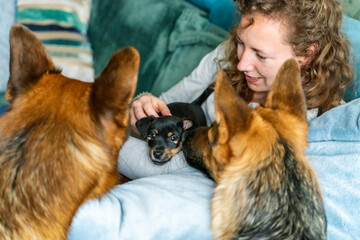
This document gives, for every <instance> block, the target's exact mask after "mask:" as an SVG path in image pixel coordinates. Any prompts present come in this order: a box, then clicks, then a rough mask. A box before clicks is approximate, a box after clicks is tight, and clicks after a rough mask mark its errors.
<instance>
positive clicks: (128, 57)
mask: <svg viewBox="0 0 360 240" xmlns="http://www.w3.org/2000/svg"><path fill="white" fill-rule="evenodd" d="M139 62H140V57H139V53H138V51H137V50H136V49H135V48H133V47H127V48H123V49H121V50H118V51H117V52H116V53H114V54H113V56H112V57H111V59H110V61H109V63H108V64H107V66H106V67H105V69H104V70H103V72H102V73H101V74H100V76H99V77H97V78H96V79H95V83H94V85H93V87H92V96H91V98H92V99H91V103H92V105H93V106H92V107H93V109H94V111H95V113H96V114H97V116H113V114H117V113H123V110H124V109H125V108H129V104H130V101H131V99H132V97H133V94H134V92H135V88H136V82H137V77H138V71H139ZM118 117H119V119H118V120H119V121H121V119H123V124H124V125H126V124H127V121H128V120H127V118H128V117H126V116H123V114H120V116H118ZM125 121H126V122H125Z"/></svg>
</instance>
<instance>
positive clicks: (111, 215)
mask: <svg viewBox="0 0 360 240" xmlns="http://www.w3.org/2000/svg"><path fill="white" fill-rule="evenodd" d="M213 187H214V183H213V182H212V181H210V180H209V179H208V178H206V177H204V175H203V174H202V173H200V172H199V171H197V170H195V169H193V168H191V167H185V168H183V169H180V170H177V171H175V172H173V173H172V174H168V175H157V176H153V177H148V178H141V179H138V180H134V181H132V182H129V183H126V184H123V185H119V186H117V187H115V188H114V189H113V190H112V191H111V192H110V193H108V194H106V195H105V196H103V197H102V198H101V199H99V200H97V199H96V200H92V201H89V202H88V203H86V204H84V205H83V206H82V207H81V208H80V209H79V211H78V213H77V215H76V216H75V218H74V220H73V224H72V228H71V231H70V233H69V236H68V237H69V238H68V239H69V240H83V239H86V240H92V239H93V240H99V239H101V240H106V239H109V240H120V239H121V240H126V239H129V240H134V239H136V240H147V239H154V240H162V239H163V240H169V239H179V240H180V239H181V240H182V239H196V240H202V239H211V232H210V231H209V229H210V201H209V200H210V199H211V195H212V189H213Z"/></svg>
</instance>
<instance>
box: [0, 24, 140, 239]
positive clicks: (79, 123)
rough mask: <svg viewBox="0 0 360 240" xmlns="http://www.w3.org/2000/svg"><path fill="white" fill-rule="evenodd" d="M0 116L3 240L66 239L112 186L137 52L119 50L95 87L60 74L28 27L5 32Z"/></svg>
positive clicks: (0, 231) (125, 130) (0, 223)
mask: <svg viewBox="0 0 360 240" xmlns="http://www.w3.org/2000/svg"><path fill="white" fill-rule="evenodd" d="M10 48H11V56H10V79H9V83H8V88H7V92H6V97H7V99H8V101H9V102H10V107H9V110H8V111H7V112H6V113H5V115H3V116H2V117H1V118H0V136H1V138H0V239H24V240H30V239H66V235H67V231H68V228H69V226H70V224H71V221H72V218H73V216H74V214H75V212H76V210H77V209H78V207H79V206H80V204H82V203H84V202H85V201H87V200H88V199H91V198H96V197H99V196H100V195H101V194H103V193H106V192H107V191H109V190H110V189H111V188H112V187H113V186H114V185H116V183H117V181H118V178H119V174H118V171H117V161H118V153H119V150H120V148H121V146H122V145H123V143H124V141H125V139H126V137H127V134H128V119H129V113H128V111H129V110H128V105H129V103H130V100H131V98H132V96H133V93H134V91H135V87H136V81H137V74H138V66H139V55H138V52H137V51H136V50H135V49H134V48H130V47H129V48H125V49H123V50H120V51H118V52H116V53H115V54H114V55H113V56H112V58H111V60H110V61H109V63H108V65H107V67H106V68H105V70H104V71H103V72H102V74H101V75H100V76H99V77H98V78H96V80H95V83H85V82H81V81H78V80H74V79H69V78H67V77H64V76H63V75H61V73H60V71H59V70H57V69H56V68H55V67H54V65H53V63H52V61H51V60H50V57H49V56H48V55H47V53H46V52H45V48H44V46H43V45H42V44H41V42H40V41H39V40H38V39H37V38H36V37H35V35H34V34H33V33H32V32H31V31H30V30H28V29H27V28H25V27H23V26H21V25H14V26H13V27H12V29H11V32H10Z"/></svg>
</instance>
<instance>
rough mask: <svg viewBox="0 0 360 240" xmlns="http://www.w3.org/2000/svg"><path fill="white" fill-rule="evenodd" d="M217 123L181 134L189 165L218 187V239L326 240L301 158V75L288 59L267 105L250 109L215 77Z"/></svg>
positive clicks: (315, 191)
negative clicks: (183, 136) (206, 175)
mask: <svg viewBox="0 0 360 240" xmlns="http://www.w3.org/2000/svg"><path fill="white" fill-rule="evenodd" d="M214 104H215V113H216V121H215V122H214V123H213V124H212V126H211V127H210V128H205V127H202V128H198V129H196V130H193V131H190V132H188V133H187V134H186V139H185V142H184V146H183V150H184V153H185V156H186V158H187V161H188V163H189V164H190V165H191V166H194V167H196V168H198V169H200V170H202V171H204V172H205V173H207V174H208V175H209V176H211V177H212V178H213V179H214V181H215V182H216V187H215V190H214V196H213V198H212V202H211V214H212V223H211V227H212V230H213V234H214V237H215V238H216V239H289V240H290V239H291V240H294V239H299V240H300V239H301V240H304V239H313V240H320V239H326V216H325V212H324V206H323V200H322V197H321V193H320V190H319V185H318V182H317V178H316V176H315V173H314V171H313V170H312V168H311V166H310V165H309V163H308V161H307V159H306V157H305V147H306V146H307V131H308V125H307V120H306V104H305V97H304V93H303V90H302V86H301V81H300V70H299V67H298V65H297V63H296V61H295V60H293V59H292V60H288V61H286V62H285V63H284V65H283V66H282V67H281V68H280V70H279V71H278V74H277V76H276V79H275V81H274V83H273V87H272V89H271V91H270V92H269V93H268V96H267V99H266V101H265V104H264V106H259V107H257V108H255V109H252V108H249V107H248V105H247V104H246V102H245V101H244V100H243V99H241V98H240V97H238V96H237V95H236V94H235V91H234V88H233V87H232V86H231V83H230V81H229V79H228V78H227V76H226V75H225V74H224V73H223V72H220V73H219V74H218V77H217V82H216V87H215V103H214Z"/></svg>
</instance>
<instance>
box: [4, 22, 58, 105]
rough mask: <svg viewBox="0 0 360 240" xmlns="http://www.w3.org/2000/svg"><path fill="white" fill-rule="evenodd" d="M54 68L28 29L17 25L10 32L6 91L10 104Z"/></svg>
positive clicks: (39, 42)
mask: <svg viewBox="0 0 360 240" xmlns="http://www.w3.org/2000/svg"><path fill="white" fill-rule="evenodd" d="M52 71H54V72H60V71H59V70H57V69H56V68H55V67H54V64H53V63H52V61H51V58H50V56H49V55H48V54H47V53H46V50H45V47H44V45H43V44H42V43H41V41H40V40H39V39H38V38H37V37H36V36H35V34H34V33H32V32H31V31H30V30H29V29H28V28H26V27H25V26H23V25H21V24H16V25H13V26H12V27H11V30H10V78H9V81H8V85H7V90H6V99H7V100H8V101H9V102H12V100H13V99H14V98H15V97H16V96H17V95H18V94H19V93H22V92H25V91H26V90H27V89H28V88H29V86H30V85H31V84H34V83H36V82H37V81H38V80H39V79H40V77H41V76H42V75H43V74H44V73H46V72H52Z"/></svg>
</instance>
